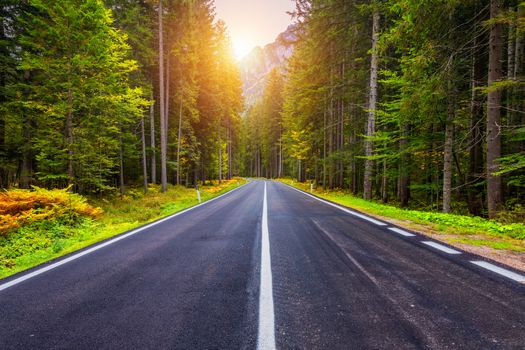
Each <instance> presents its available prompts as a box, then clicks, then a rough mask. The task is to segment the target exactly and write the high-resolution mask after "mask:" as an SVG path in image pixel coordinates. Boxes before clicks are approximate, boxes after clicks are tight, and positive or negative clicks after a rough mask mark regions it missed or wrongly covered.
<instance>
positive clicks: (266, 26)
mask: <svg viewBox="0 0 525 350" xmlns="http://www.w3.org/2000/svg"><path fill="white" fill-rule="evenodd" d="M294 4H295V2H294V1H293V0H215V7H216V12H217V18H218V19H222V20H223V21H224V22H226V26H227V27H228V31H229V33H230V36H231V38H232V42H233V48H234V50H235V56H236V57H237V59H240V58H242V57H243V56H245V55H246V54H248V53H249V52H250V51H251V50H252V49H253V48H254V47H255V46H264V45H266V44H269V43H272V42H273V41H274V40H275V38H277V35H279V33H282V32H284V30H285V29H286V28H287V27H288V26H289V25H290V24H291V23H292V20H291V19H290V16H289V15H288V14H287V13H286V11H291V10H293V9H294V6H295V5H294Z"/></svg>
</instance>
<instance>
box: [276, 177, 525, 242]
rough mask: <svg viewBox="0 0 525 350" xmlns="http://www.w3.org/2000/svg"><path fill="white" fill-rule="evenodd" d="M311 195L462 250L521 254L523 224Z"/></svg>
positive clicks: (305, 186) (339, 196) (341, 195)
mask: <svg viewBox="0 0 525 350" xmlns="http://www.w3.org/2000/svg"><path fill="white" fill-rule="evenodd" d="M278 181H281V182H283V183H285V184H288V185H292V186H293V187H296V188H298V189H301V190H304V191H307V192H309V191H310V184H309V183H298V182H297V181H295V182H293V180H291V179H279V180H278ZM313 194H315V195H317V196H319V197H322V198H325V199H327V200H330V201H332V202H335V203H339V204H342V205H345V206H347V207H350V208H354V209H356V210H359V211H362V212H365V213H368V214H370V215H372V216H375V217H378V218H380V219H384V220H385V221H390V222H392V223H393V224H396V225H399V226H402V227H406V228H408V229H411V230H415V231H418V232H421V233H423V234H427V235H430V236H432V237H433V238H436V239H439V240H442V241H444V242H447V243H449V244H452V245H458V246H461V247H462V248H464V246H465V245H467V246H476V247H488V248H492V249H496V250H506V251H511V252H525V225H524V224H519V223H515V224H502V223H498V222H495V221H492V220H487V219H483V218H479V217H470V216H463V215H455V214H444V213H437V212H424V211H416V210H405V209H401V208H397V207H394V206H390V205H385V204H381V203H377V202H373V201H367V200H364V199H362V198H358V197H355V196H353V195H351V194H349V193H347V192H343V191H322V189H314V191H313Z"/></svg>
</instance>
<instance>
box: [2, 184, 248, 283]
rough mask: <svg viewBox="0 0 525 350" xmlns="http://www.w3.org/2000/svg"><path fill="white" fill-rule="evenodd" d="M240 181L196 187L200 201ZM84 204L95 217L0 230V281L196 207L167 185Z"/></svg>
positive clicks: (192, 198) (187, 193)
mask: <svg viewBox="0 0 525 350" xmlns="http://www.w3.org/2000/svg"><path fill="white" fill-rule="evenodd" d="M244 182H245V181H244V180H242V179H236V180H232V181H230V182H225V183H223V184H222V185H221V186H218V185H216V184H215V185H210V186H204V187H202V188H201V198H202V200H203V201H206V200H209V199H211V198H213V197H216V196H218V195H221V194H223V193H225V192H227V191H229V190H232V189H234V188H236V187H238V186H240V185H241V184H243V183H244ZM89 203H90V204H91V205H93V206H96V207H101V208H102V209H103V210H104V213H103V214H102V216H101V217H100V218H98V219H87V218H78V219H76V220H74V221H73V222H71V221H70V220H66V219H64V218H61V219H54V220H45V221H38V222H33V223H31V224H29V225H27V226H22V227H21V228H19V229H16V230H14V231H12V232H9V233H8V234H7V235H5V234H4V235H2V234H1V232H0V278H5V277H7V276H10V275H12V274H15V273H17V272H20V271H23V270H26V269H28V268H30V267H33V266H36V265H39V264H41V263H44V262H46V261H49V260H51V259H54V258H57V257H60V256H63V255H65V254H68V253H71V252H74V251H76V250H79V249H81V248H84V247H87V246H89V245H91V244H94V243H97V242H99V241H102V240H104V239H107V238H110V237H112V236H115V235H118V234H120V233H122V232H125V231H128V230H131V229H133V228H136V227H138V226H141V225H144V224H147V223H149V222H152V221H155V220H157V219H160V218H162V217H165V216H168V215H171V214H174V213H176V212H178V211H180V210H183V209H186V208H188V207H191V206H193V205H196V204H198V200H197V196H196V192H195V190H194V189H192V188H186V187H182V186H170V187H169V189H168V192H166V193H160V191H159V188H158V186H152V187H150V189H149V193H148V194H147V195H143V194H142V193H141V191H139V190H130V191H128V195H126V196H125V197H124V198H123V199H120V198H112V199H109V200H108V199H91V200H90V201H89Z"/></svg>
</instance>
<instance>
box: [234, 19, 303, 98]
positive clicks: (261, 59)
mask: <svg viewBox="0 0 525 350" xmlns="http://www.w3.org/2000/svg"><path fill="white" fill-rule="evenodd" d="M295 39H296V37H295V34H294V26H293V25H292V26H289V27H288V28H287V29H286V31H285V32H283V33H281V34H279V36H278V37H277V39H276V40H275V41H274V42H273V43H271V44H268V45H266V46H265V47H264V48H261V47H259V46H258V47H256V48H254V49H253V50H252V52H250V53H249V54H248V55H247V56H246V57H244V58H243V59H242V60H241V61H239V69H240V72H241V80H242V89H243V94H244V99H245V104H246V106H251V105H253V104H254V103H255V102H257V100H258V99H259V98H260V97H261V96H262V95H263V92H264V86H265V85H266V79H267V77H268V74H269V73H270V72H271V71H272V69H274V68H278V69H282V68H283V67H284V65H285V64H286V61H287V60H288V58H290V56H291V55H292V51H293V43H294V41H295Z"/></svg>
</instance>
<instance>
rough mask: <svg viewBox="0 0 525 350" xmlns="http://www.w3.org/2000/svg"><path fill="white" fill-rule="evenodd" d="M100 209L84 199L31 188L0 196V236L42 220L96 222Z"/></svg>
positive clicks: (68, 194) (63, 191)
mask: <svg viewBox="0 0 525 350" xmlns="http://www.w3.org/2000/svg"><path fill="white" fill-rule="evenodd" d="M101 214H102V209H100V208H94V207H92V206H90V205H89V204H87V201H86V199H85V198H84V197H82V196H80V195H78V194H74V193H69V192H67V189H63V190H46V189H43V188H38V187H33V190H32V191H29V190H13V191H7V192H4V193H0V234H2V235H5V234H7V233H8V232H10V231H11V230H13V229H17V228H20V227H22V226H25V225H29V224H31V223H34V222H38V221H43V220H53V219H57V218H62V219H67V220H70V221H75V220H77V219H78V218H80V217H89V218H97V217H99V216H100V215H101Z"/></svg>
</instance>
